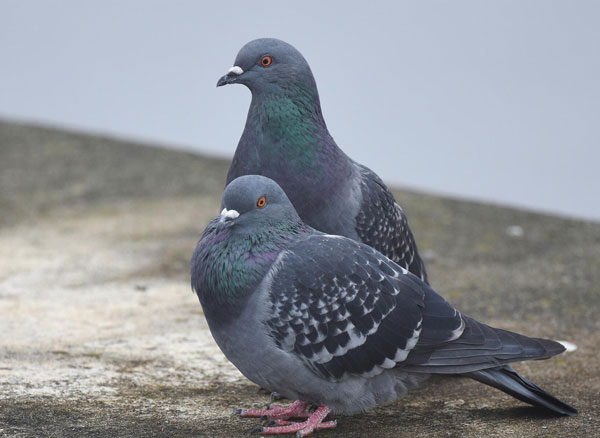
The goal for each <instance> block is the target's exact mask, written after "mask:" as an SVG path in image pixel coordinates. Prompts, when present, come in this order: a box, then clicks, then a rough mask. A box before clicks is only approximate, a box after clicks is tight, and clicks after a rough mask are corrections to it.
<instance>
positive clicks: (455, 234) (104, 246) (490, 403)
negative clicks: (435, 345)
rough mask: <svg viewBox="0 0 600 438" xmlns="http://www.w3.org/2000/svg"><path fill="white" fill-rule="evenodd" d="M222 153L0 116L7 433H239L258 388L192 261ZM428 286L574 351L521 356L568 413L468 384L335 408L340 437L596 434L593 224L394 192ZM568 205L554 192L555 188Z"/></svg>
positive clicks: (0, 385)
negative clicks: (196, 279) (218, 330)
mask: <svg viewBox="0 0 600 438" xmlns="http://www.w3.org/2000/svg"><path fill="white" fill-rule="evenodd" d="M226 168H227V163H226V162H224V161H221V160H216V159H209V158H205V157H200V156H196V155H192V154H188V153H182V152H177V151H169V150H161V149H157V148H147V147H143V146H140V145H134V144H129V143H124V142H119V141H116V140H111V139H106V138H98V137H88V136H84V135H79V134H72V133H67V132H63V131H56V130H50V129H41V128H33V127H27V126H20V125H16V124H10V123H0V334H1V335H0V436H11V437H12V436H16V437H30V436H36V437H38V436H42V437H50V436H52V437H62V436H73V437H104V436H120V437H121V436H123V437H145V436H156V437H161V436H195V437H204V436H206V437H232V436H244V435H246V434H247V433H248V431H250V430H251V429H252V428H253V427H254V425H255V424H256V422H255V421H254V420H242V419H239V418H233V419H229V413H230V412H231V410H232V409H233V408H235V407H242V406H251V405H255V406H258V405H260V404H262V403H265V402H266V401H267V396H266V395H263V394H257V393H256V386H254V385H253V384H251V383H250V382H248V381H247V380H246V379H245V378H244V377H243V376H241V375H240V374H239V373H238V372H237V371H236V370H235V369H234V368H233V366H231V365H230V364H229V363H228V362H227V361H226V360H225V358H224V357H223V356H222V354H221V353H220V351H219V350H218V348H217V347H216V346H215V344H214V343H213V341H212V339H211V337H210V334H209V332H208V330H207V327H206V323H205V321H204V318H203V316H202V312H201V309H200V305H199V304H198V301H197V299H196V297H195V296H194V295H193V294H192V293H191V291H190V287H189V279H188V260H189V257H190V255H191V253H192V251H193V248H194V246H195V243H196V240H197V239H198V237H199V234H200V232H201V231H202V229H203V228H204V225H205V224H206V222H207V221H208V220H209V218H210V217H212V216H214V215H215V214H216V213H217V212H218V200H219V196H220V191H221V189H222V186H223V182H224V175H225V171H226ZM396 194H397V197H398V199H399V200H400V201H401V203H402V204H403V205H404V207H405V210H406V211H407V212H408V215H409V218H410V220H411V225H412V227H413V229H414V231H415V233H416V235H417V238H418V241H419V242H420V245H421V250H422V251H423V252H424V254H426V255H427V258H428V266H429V271H430V274H431V278H432V283H433V285H434V287H435V288H436V289H437V290H439V291H440V292H441V293H442V294H443V295H445V296H446V297H447V298H448V299H449V300H450V301H451V302H452V303H454V304H455V305H457V306H458V307H459V308H460V309H462V310H463V311H464V312H465V313H467V314H470V315H472V316H474V317H476V318H478V319H481V320H483V321H486V322H488V323H491V324H494V325H496V326H500V327H504V328H508V329H512V330H518V331H521V332H523V333H526V334H530V335H535V336H546V337H551V338H555V339H556V338H558V339H567V340H569V341H572V342H575V343H576V344H577V345H578V346H579V349H578V350H577V351H576V352H575V353H570V354H565V355H563V356H561V357H559V358H555V359H551V360H547V361H541V362H529V363H524V364H521V365H520V366H518V367H517V368H518V369H519V370H520V371H522V372H524V373H525V374H526V375H527V376H529V377H530V378H531V379H532V380H534V381H535V382H536V383H538V384H539V385H540V386H542V387H545V388H547V389H549V390H550V391H551V392H553V393H554V394H556V395H557V396H559V397H561V398H562V399H563V400H565V401H567V402H569V403H572V404H573V405H575V406H576V407H577V408H579V410H580V412H581V413H580V415H579V416H577V417H574V418H557V417H552V416H548V415H546V414H544V413H543V412H540V411H539V410H537V409H534V408H530V407H528V406H526V405H524V404H522V403H520V402H518V401H517V400H514V399H512V398H510V397H508V396H505V395H504V394H502V393H500V392H498V391H496V390H493V389H491V388H487V387H485V386H484V385H481V384H478V383H476V382H471V381H467V380H465V379H458V378H456V379H443V378H437V379H432V380H431V381H430V382H429V383H428V384H426V385H425V386H424V387H423V388H420V389H419V390H417V391H415V392H413V393H411V394H410V395H409V396H408V397H406V398H405V399H403V400H399V401H398V402H396V403H394V404H393V405H391V406H386V407H382V408H378V409H375V410H373V411H371V412H369V413H366V414H363V415H357V416H354V417H343V418H338V419H339V420H340V421H339V427H338V429H337V430H335V431H326V432H322V433H320V435H321V436H329V437H364V436H379V437H384V436H385V437H387V436H389V437H397V436H407V437H412V436H436V437H439V436H457V437H458V436H460V437H480V436H497V437H505V436H532V437H535V436H548V437H550V436H555V437H565V436H590V437H592V436H599V435H600V399H599V393H600V356H599V353H598V346H599V340H600V335H599V334H598V329H599V328H600V322H599V318H598V315H599V313H600V225H599V224H597V223H589V222H581V221H574V220H566V219H561V218H556V217H550V216H543V215H538V214H533V213H528V212H524V211H517V210H512V209H505V208H499V207H494V206H489V205H479V204H473V203H468V202H461V201H456V200H450V199H444V198H438V197H432V196H428V195H422V194H417V193H411V192H406V191H397V193H396ZM557 202H560V200H557Z"/></svg>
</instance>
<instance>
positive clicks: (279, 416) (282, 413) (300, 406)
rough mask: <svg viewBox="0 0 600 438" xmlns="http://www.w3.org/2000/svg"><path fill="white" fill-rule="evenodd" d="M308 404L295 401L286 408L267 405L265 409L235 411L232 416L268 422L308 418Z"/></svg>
mask: <svg viewBox="0 0 600 438" xmlns="http://www.w3.org/2000/svg"><path fill="white" fill-rule="evenodd" d="M309 407H310V403H306V402H303V401H300V400H298V401H295V402H294V403H292V404H291V405H289V406H288V407H287V408H285V407H282V406H279V405H267V409H236V410H235V411H233V414H232V415H236V414H238V415H239V416H240V417H261V418H262V417H265V418H267V419H269V420H287V419H288V418H308V417H310V413H309V412H308V408H309Z"/></svg>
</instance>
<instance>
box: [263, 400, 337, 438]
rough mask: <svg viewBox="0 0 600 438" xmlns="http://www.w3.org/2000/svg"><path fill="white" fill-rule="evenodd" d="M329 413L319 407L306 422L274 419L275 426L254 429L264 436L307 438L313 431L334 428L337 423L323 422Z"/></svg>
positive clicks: (326, 409) (322, 407) (325, 407)
mask: <svg viewBox="0 0 600 438" xmlns="http://www.w3.org/2000/svg"><path fill="white" fill-rule="evenodd" d="M295 403H299V402H295ZM300 403H301V402H300ZM292 406H293V404H292ZM290 407H291V406H290ZM330 411H331V410H330V409H329V408H328V407H327V406H320V407H319V408H318V409H317V410H316V411H315V412H313V413H312V415H310V417H308V419H307V420H306V421H302V422H299V423H295V422H292V421H286V420H285V419H275V420H274V423H275V424H276V426H271V427H259V428H257V429H256V431H257V432H259V433H264V434H265V435H276V434H284V433H294V432H296V436H297V437H303V436H308V435H310V434H312V433H313V431H315V430H321V429H333V428H335V426H336V425H337V421H323V420H324V419H325V417H327V414H329V412H330ZM288 418H289V417H288Z"/></svg>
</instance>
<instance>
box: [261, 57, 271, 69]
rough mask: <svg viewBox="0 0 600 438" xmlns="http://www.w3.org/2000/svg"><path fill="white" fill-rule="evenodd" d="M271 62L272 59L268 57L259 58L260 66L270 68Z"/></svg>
mask: <svg viewBox="0 0 600 438" xmlns="http://www.w3.org/2000/svg"><path fill="white" fill-rule="evenodd" d="M272 62H273V58H271V57H270V56H269V55H265V56H263V57H262V58H260V65H262V66H263V67H268V66H270V65H271V63H272Z"/></svg>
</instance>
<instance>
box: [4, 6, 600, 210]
mask: <svg viewBox="0 0 600 438" xmlns="http://www.w3.org/2000/svg"><path fill="white" fill-rule="evenodd" d="M599 19H600V3H597V2H593V1H577V2H572V3H563V2H552V1H551V2H548V1H543V0H532V1H529V2H518V1H515V0H510V1H506V2H497V3H496V2H494V3H491V2H477V1H472V0H469V1H459V2H451V3H450V2H446V1H434V2H428V3H421V2H419V3H416V2H407V1H404V2H372V3H370V4H369V5H368V6H363V5H360V6H359V5H358V4H352V3H346V2H330V3H326V4H321V3H319V2H313V1H309V2H303V3H302V4H295V5H292V4H284V3H280V2H274V1H256V2H253V3H252V4H251V5H250V4H248V3H244V2H236V1H231V2H228V3H227V8H224V7H223V6H221V5H220V4H201V3H198V2H193V1H179V2H177V3H175V4H173V3H168V2H164V1H155V0H152V1H141V0H127V1H115V0H108V1H105V2H102V3H88V2H85V3H84V2H78V1H75V0H65V1H61V2H58V1H55V0H51V1H47V2H35V1H32V0H22V1H19V2H4V3H2V4H1V5H0V56H1V57H2V60H3V68H2V69H1V70H0V118H3V119H6V120H8V121H17V122H25V123H33V124H37V125H41V126H50V127H55V128H58V129H67V130H75V131H80V132H87V133H90V134H92V135H95V134H99V135H108V136H111V137H117V138H122V139H130V140H134V141H141V142H150V143H152V144H157V145H161V146H167V147H175V148H177V149H186V150H193V151H196V152H201V153H207V154H211V155H216V156H221V157H231V156H232V155H233V152H234V150H235V147H236V145H237V142H238V139H239V136H240V135H241V132H242V130H243V127H244V123H245V118H246V113H247V110H248V105H249V103H250V93H249V91H248V90H247V89H245V88H244V87H242V86H230V87H223V88H220V89H216V88H215V84H216V81H217V79H218V78H219V77H220V76H221V75H222V74H224V73H225V72H226V71H227V69H228V68H229V67H230V66H231V65H232V64H233V60H234V59H235V56H236V54H237V51H238V50H239V49H240V48H241V46H243V45H244V44H245V43H246V42H247V41H249V40H251V39H254V38H257V37H264V36H271V37H276V38H280V39H283V40H285V41H288V42H290V43H291V44H293V45H294V46H295V47H296V48H297V49H298V50H300V52H302V53H303V54H304V56H305V57H306V59H307V60H308V62H309V64H310V65H311V68H312V70H313V73H314V75H315V78H316V81H317V85H318V87H319V94H320V96H321V105H322V108H323V113H324V116H325V120H326V121H327V124H328V127H329V129H330V132H331V134H332V135H333V137H334V138H335V140H336V142H337V143H338V145H339V146H340V147H341V148H342V150H344V151H345V152H346V153H347V154H348V155H349V156H350V157H352V158H353V159H354V160H356V161H358V162H360V163H362V164H365V165H367V166H368V167H370V168H371V169H373V170H374V171H375V172H376V173H378V174H379V175H380V176H381V177H382V178H383V179H384V180H385V181H386V183H388V184H390V185H393V186H401V187H406V188H410V189H411V190H416V191H422V192H428V193H435V194H440V195H449V196H452V197H456V198H460V199H469V200H475V201H478V202H490V203H494V204H500V205H506V206H513V207H517V208H524V209H528V210H532V211H539V212H544V213H554V214H559V215H561V216H568V217H576V218H583V219H592V220H600V202H598V199H600V177H599V176H598V165H599V163H600V123H599V120H600V54H599V51H598V47H599V46H600V26H598V25H597V23H598V22H599ZM307 30H310V31H307Z"/></svg>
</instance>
